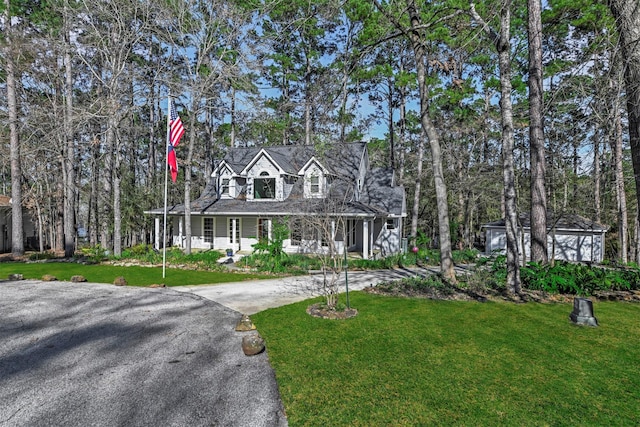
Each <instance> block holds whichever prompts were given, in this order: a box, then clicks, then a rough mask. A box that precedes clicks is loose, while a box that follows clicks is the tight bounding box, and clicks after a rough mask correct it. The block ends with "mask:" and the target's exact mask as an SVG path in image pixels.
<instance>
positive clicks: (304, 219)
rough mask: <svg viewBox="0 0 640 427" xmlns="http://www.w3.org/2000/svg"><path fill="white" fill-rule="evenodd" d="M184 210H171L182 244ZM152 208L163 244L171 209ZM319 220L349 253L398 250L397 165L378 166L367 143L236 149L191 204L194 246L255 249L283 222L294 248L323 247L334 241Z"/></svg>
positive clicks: (176, 239) (288, 246) (400, 195)
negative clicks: (318, 225) (162, 221)
mask: <svg viewBox="0 0 640 427" xmlns="http://www.w3.org/2000/svg"><path fill="white" fill-rule="evenodd" d="M184 212H185V208H184V205H176V206H172V207H169V208H168V212H167V215H168V216H169V218H170V221H169V223H170V225H171V229H172V233H171V244H172V245H174V246H178V247H184V246H185V239H186V236H185V233H184ZM147 213H149V214H152V215H155V216H156V246H157V247H160V241H161V239H160V219H161V217H162V215H163V213H164V211H163V209H162V208H160V209H154V210H152V211H148V212H147ZM314 217H317V218H320V217H323V218H328V219H329V221H330V222H331V227H332V232H331V233H330V234H331V235H332V236H333V241H334V242H335V243H336V247H337V248H338V250H339V251H340V252H342V253H343V252H344V250H345V249H346V250H347V251H350V252H359V253H361V254H362V257H363V258H370V257H372V256H373V255H374V254H377V253H379V254H380V255H383V256H386V255H390V254H394V253H398V252H400V250H401V240H402V237H403V236H402V229H403V226H402V221H403V218H405V217H406V202H405V192H404V188H403V187H402V186H399V185H396V183H395V181H394V174H393V171H392V170H390V169H383V168H371V166H370V164H369V156H368V151H367V146H366V143H350V144H328V145H325V146H319V147H312V146H299V145H293V146H270V147H249V148H231V149H229V152H228V153H227V155H226V156H225V157H224V159H222V160H221V161H220V162H219V163H218V164H217V165H216V166H215V169H214V171H213V173H212V175H211V177H210V180H209V182H208V184H207V186H206V188H205V189H204V191H203V192H202V194H201V195H200V197H199V198H198V199H197V200H195V201H193V202H192V203H191V229H192V233H191V234H192V235H191V247H192V248H194V249H221V250H224V249H227V248H229V249H232V250H234V251H247V252H250V251H252V250H253V248H252V245H254V244H256V243H257V242H258V241H259V239H262V238H271V237H272V231H273V223H274V221H276V220H279V221H283V222H287V224H288V226H289V228H290V232H289V238H288V239H286V240H285V241H284V250H285V251H286V252H289V253H296V252H318V251H322V250H323V249H322V248H326V247H327V242H326V237H323V235H322V234H321V233H319V231H318V230H315V229H313V228H314V227H313V221H308V219H309V218H314ZM325 235H326V233H325Z"/></svg>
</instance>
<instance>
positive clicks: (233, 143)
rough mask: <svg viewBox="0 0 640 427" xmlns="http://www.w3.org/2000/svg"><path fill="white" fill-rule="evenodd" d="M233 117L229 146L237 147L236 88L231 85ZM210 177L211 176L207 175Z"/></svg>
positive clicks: (231, 114)
mask: <svg viewBox="0 0 640 427" xmlns="http://www.w3.org/2000/svg"><path fill="white" fill-rule="evenodd" d="M229 114H230V116H231V133H230V134H229V145H230V146H231V147H235V146H236V88H235V87H233V84H232V85H231V108H230V112H229ZM207 176H209V175H207Z"/></svg>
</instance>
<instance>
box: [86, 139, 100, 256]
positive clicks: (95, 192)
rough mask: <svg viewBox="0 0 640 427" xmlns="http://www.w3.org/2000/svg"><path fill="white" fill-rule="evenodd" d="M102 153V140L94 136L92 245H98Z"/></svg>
mask: <svg viewBox="0 0 640 427" xmlns="http://www.w3.org/2000/svg"><path fill="white" fill-rule="evenodd" d="M99 155H100V140H99V139H98V137H94V139H93V142H92V144H91V173H90V175H89V182H90V183H91V185H90V193H89V213H88V216H87V227H89V244H90V245H91V246H96V245H98V243H99V241H98V225H99V224H100V220H99V208H98V206H99V204H98V186H99V185H98V184H99V179H100V177H99V174H100V172H99V171H98V157H99Z"/></svg>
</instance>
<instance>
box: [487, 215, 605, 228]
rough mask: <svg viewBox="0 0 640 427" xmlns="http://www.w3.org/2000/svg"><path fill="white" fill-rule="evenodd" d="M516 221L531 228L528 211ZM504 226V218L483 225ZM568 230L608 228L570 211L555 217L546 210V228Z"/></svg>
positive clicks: (490, 226)
mask: <svg viewBox="0 0 640 427" xmlns="http://www.w3.org/2000/svg"><path fill="white" fill-rule="evenodd" d="M518 223H519V225H520V226H522V227H523V228H525V229H527V228H531V216H530V213H529V212H523V213H521V214H520V215H519V216H518ZM504 226H505V220H504V218H503V219H501V220H499V221H494V222H490V223H488V224H485V225H483V227H485V228H502V227H504ZM554 227H555V228H556V230H568V231H596V232H606V231H607V230H608V229H609V228H608V227H607V226H605V225H602V224H600V223H598V222H595V221H592V220H590V219H587V218H585V217H583V216H580V215H577V214H570V213H562V214H559V215H558V216H557V217H556V215H555V214H554V213H553V212H551V211H548V212H547V230H552V229H553V228H554Z"/></svg>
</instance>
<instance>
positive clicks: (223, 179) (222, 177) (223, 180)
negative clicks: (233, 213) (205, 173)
mask: <svg viewBox="0 0 640 427" xmlns="http://www.w3.org/2000/svg"><path fill="white" fill-rule="evenodd" d="M211 177H212V178H215V179H216V181H217V182H216V184H217V189H218V190H217V192H218V194H219V196H220V198H223V199H228V198H229V199H230V198H235V197H236V196H237V192H238V191H237V190H238V187H237V182H236V176H235V173H234V172H233V169H232V168H231V167H230V166H229V165H228V164H227V163H226V162H225V161H224V160H223V161H222V162H220V164H219V165H218V166H217V167H216V168H215V169H214V170H213V172H212V173H211Z"/></svg>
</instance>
